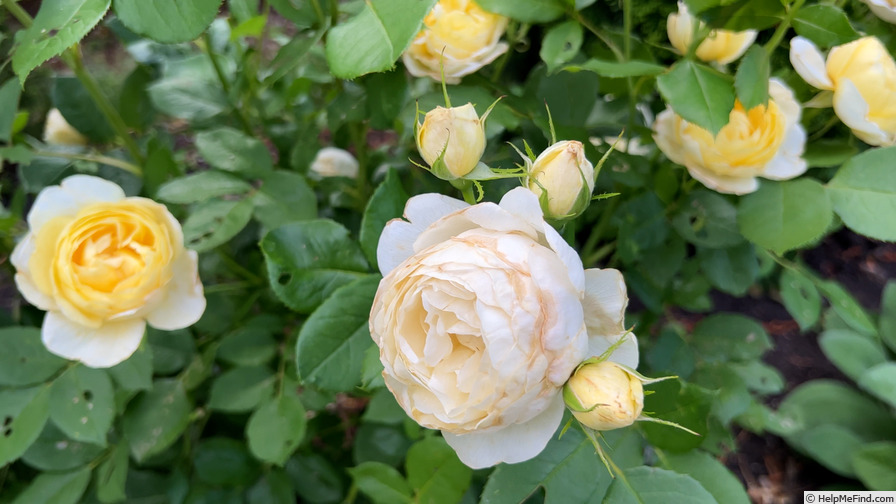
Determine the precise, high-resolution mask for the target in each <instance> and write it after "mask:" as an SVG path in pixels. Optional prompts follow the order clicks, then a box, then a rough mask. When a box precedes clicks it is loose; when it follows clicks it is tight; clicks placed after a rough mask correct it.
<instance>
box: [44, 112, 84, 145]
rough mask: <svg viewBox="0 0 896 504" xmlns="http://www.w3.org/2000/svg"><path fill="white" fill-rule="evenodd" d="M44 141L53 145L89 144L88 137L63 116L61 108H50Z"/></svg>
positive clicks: (45, 125)
mask: <svg viewBox="0 0 896 504" xmlns="http://www.w3.org/2000/svg"><path fill="white" fill-rule="evenodd" d="M44 142H46V143H48V144H51V145H76V146H79V145H87V137H85V136H84V135H82V134H81V133H79V132H78V130H76V129H75V128H73V127H72V125H71V124H69V123H68V121H66V120H65V118H64V117H62V113H61V112H59V109H50V111H49V112H47V120H46V122H45V123H44Z"/></svg>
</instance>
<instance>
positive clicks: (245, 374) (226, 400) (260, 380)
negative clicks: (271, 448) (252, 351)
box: [208, 366, 276, 413]
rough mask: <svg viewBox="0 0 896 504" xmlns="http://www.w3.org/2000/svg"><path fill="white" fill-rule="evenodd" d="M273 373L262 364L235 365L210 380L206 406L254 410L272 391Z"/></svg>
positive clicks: (229, 409) (219, 408)
mask: <svg viewBox="0 0 896 504" xmlns="http://www.w3.org/2000/svg"><path fill="white" fill-rule="evenodd" d="M275 380H276V376H275V375H274V373H273V372H272V371H271V370H270V369H268V368H267V367H263V366H251V367H237V368H233V369H231V370H229V371H225V372H224V373H223V374H221V375H220V376H218V377H217V378H216V379H215V381H214V382H212V388H211V392H210V393H209V400H208V407H209V408H211V409H214V410H218V411H226V412H229V413H244V412H247V411H252V410H254V409H255V408H256V407H257V406H258V405H259V404H260V403H262V402H263V401H266V400H267V399H268V398H269V397H270V396H271V394H272V393H273V391H274V381H275Z"/></svg>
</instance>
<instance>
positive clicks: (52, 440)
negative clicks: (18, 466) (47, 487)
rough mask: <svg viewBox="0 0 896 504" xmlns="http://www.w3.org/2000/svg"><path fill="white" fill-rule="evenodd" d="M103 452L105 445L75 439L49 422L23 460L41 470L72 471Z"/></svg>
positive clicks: (23, 456)
mask: <svg viewBox="0 0 896 504" xmlns="http://www.w3.org/2000/svg"><path fill="white" fill-rule="evenodd" d="M102 453H103V447H101V446H98V445H95V444H92V443H82V442H80V441H75V440H73V439H71V438H70V437H68V436H66V435H65V434H64V433H63V432H62V431H61V430H59V427H56V425H54V424H53V422H47V423H46V424H45V425H44V430H43V431H42V432H41V433H40V436H39V437H38V438H37V440H36V441H34V443H33V444H32V445H31V446H29V447H28V450H27V451H26V452H25V453H24V454H23V455H22V458H21V460H22V462H25V463H26V464H28V465H30V466H31V467H33V468H35V469H40V470H41V471H71V470H73V469H77V468H79V467H82V466H84V465H86V464H88V463H89V462H90V461H92V460H94V459H96V458H97V457H98V456H99V455H101V454H102Z"/></svg>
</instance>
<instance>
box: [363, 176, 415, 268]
mask: <svg viewBox="0 0 896 504" xmlns="http://www.w3.org/2000/svg"><path fill="white" fill-rule="evenodd" d="M407 201H408V193H407V192H405V190H404V187H402V185H401V179H400V178H399V176H398V172H397V171H396V170H395V169H390V170H389V172H388V173H387V174H386V179H385V180H383V182H382V183H381V184H380V185H379V186H377V188H376V191H374V192H373V196H371V197H370V201H368V202H367V208H365V209H364V217H363V218H362V219H361V236H360V241H361V250H363V251H364V255H365V256H366V257H367V261H368V262H369V263H370V264H371V265H372V266H373V267H374V268H376V267H377V266H376V265H377V262H376V249H377V244H379V241H380V234H382V232H383V228H384V227H386V223H387V222H389V221H390V220H392V219H396V218H399V217H401V214H402V212H403V211H404V205H405V203H407Z"/></svg>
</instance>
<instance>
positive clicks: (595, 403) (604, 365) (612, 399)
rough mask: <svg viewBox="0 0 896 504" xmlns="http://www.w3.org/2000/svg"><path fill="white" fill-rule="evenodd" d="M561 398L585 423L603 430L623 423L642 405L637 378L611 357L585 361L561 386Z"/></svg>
mask: <svg viewBox="0 0 896 504" xmlns="http://www.w3.org/2000/svg"><path fill="white" fill-rule="evenodd" d="M563 399H564V401H566V405H567V406H568V407H569V409H570V410H572V414H573V416H575V417H576V419H577V420H578V421H579V422H581V423H582V425H584V426H586V427H590V428H592V429H594V430H598V431H605V430H612V429H619V428H621V427H627V426H629V425H631V424H633V423H634V422H635V420H637V419H638V417H640V416H641V410H643V409H644V386H643V385H642V383H641V379H640V378H639V377H637V376H635V375H633V374H632V373H630V372H628V371H626V370H625V368H623V367H622V366H620V365H619V364H616V363H615V362H612V361H603V362H595V363H590V364H585V365H584V366H582V367H580V368H579V369H577V370H576V371H575V372H574V373H573V375H572V377H570V379H569V380H568V381H567V382H566V385H564V386H563Z"/></svg>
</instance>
